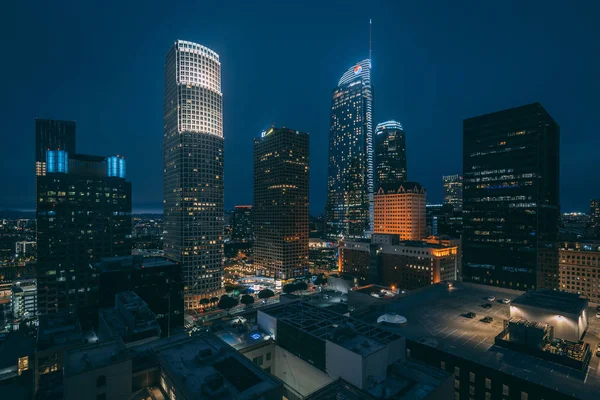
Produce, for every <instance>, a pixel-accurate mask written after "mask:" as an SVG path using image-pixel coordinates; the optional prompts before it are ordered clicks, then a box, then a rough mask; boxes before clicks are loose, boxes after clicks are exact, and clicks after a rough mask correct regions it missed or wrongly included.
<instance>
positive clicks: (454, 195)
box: [442, 175, 463, 210]
mask: <svg viewBox="0 0 600 400" xmlns="http://www.w3.org/2000/svg"><path fill="white" fill-rule="evenodd" d="M442 179H443V181H444V204H445V205H446V204H448V205H450V206H451V207H452V208H453V209H454V210H462V206H463V177H462V176H460V175H446V176H443V177H442Z"/></svg>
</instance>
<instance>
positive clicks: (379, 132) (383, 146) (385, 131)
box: [375, 121, 407, 187]
mask: <svg viewBox="0 0 600 400" xmlns="http://www.w3.org/2000/svg"><path fill="white" fill-rule="evenodd" d="M375 162H376V165H377V168H376V169H375V171H376V174H377V182H375V183H376V185H377V186H376V187H379V185H381V184H388V183H397V182H404V181H406V179H407V177H406V176H407V173H406V137H405V136H404V130H402V124H400V122H396V121H386V122H382V123H380V124H377V127H376V128H375Z"/></svg>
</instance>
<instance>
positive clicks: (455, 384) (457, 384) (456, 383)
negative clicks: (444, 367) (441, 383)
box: [454, 379, 460, 389]
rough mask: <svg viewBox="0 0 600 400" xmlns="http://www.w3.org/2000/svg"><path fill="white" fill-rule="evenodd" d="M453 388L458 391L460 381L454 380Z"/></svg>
mask: <svg viewBox="0 0 600 400" xmlns="http://www.w3.org/2000/svg"><path fill="white" fill-rule="evenodd" d="M454 387H455V388H456V389H460V381H459V380H458V379H455V380H454Z"/></svg>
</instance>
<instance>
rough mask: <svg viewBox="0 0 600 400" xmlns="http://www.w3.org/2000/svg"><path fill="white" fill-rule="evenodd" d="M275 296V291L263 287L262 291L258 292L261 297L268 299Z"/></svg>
mask: <svg viewBox="0 0 600 400" xmlns="http://www.w3.org/2000/svg"><path fill="white" fill-rule="evenodd" d="M273 296H275V293H273V291H272V290H270V289H263V290H261V291H260V292H258V298H259V299H268V298H269V297H273Z"/></svg>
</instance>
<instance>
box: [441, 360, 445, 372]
mask: <svg viewBox="0 0 600 400" xmlns="http://www.w3.org/2000/svg"><path fill="white" fill-rule="evenodd" d="M440 368H441V369H443V370H444V371H445V370H446V363H445V362H444V361H442V362H440Z"/></svg>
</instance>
